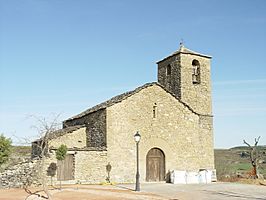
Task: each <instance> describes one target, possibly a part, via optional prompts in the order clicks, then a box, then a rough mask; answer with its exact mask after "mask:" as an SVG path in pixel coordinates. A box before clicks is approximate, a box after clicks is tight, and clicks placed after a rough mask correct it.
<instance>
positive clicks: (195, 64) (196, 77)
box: [192, 60, 200, 84]
mask: <svg viewBox="0 0 266 200" xmlns="http://www.w3.org/2000/svg"><path fill="white" fill-rule="evenodd" d="M192 83H193V84H199V83H200V63H199V61H198V60H193V61H192Z"/></svg>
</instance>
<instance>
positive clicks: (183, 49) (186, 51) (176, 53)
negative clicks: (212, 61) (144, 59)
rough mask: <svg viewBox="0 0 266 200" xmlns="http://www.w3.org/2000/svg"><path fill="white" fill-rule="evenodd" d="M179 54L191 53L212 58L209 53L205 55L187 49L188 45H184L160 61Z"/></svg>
mask: <svg viewBox="0 0 266 200" xmlns="http://www.w3.org/2000/svg"><path fill="white" fill-rule="evenodd" d="M178 54H190V55H197V56H202V57H206V58H211V56H209V55H204V54H201V53H197V52H195V51H191V50H190V49H187V48H186V47H184V46H183V45H181V46H180V48H179V49H178V50H177V51H175V52H174V53H172V54H171V55H170V56H167V57H165V58H163V59H162V60H160V61H158V62H157V64H158V63H160V62H162V61H164V60H166V59H168V58H170V57H172V56H175V55H178Z"/></svg>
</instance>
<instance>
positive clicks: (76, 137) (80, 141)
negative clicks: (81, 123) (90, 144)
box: [49, 127, 87, 148]
mask: <svg viewBox="0 0 266 200" xmlns="http://www.w3.org/2000/svg"><path fill="white" fill-rule="evenodd" d="M61 144H65V145H66V146H67V147H68V148H84V147H86V146H87V137H86V127H83V128H80V129H78V130H76V131H73V132H71V133H66V134H65V135H62V136H60V137H57V138H54V139H52V140H51V141H50V142H49V147H50V148H58V147H59V146H60V145H61Z"/></svg>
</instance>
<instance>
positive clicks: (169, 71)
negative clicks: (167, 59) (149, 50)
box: [166, 65, 171, 76]
mask: <svg viewBox="0 0 266 200" xmlns="http://www.w3.org/2000/svg"><path fill="white" fill-rule="evenodd" d="M166 75H167V76H171V65H167V67H166Z"/></svg>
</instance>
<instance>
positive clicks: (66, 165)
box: [57, 154, 74, 181]
mask: <svg viewBox="0 0 266 200" xmlns="http://www.w3.org/2000/svg"><path fill="white" fill-rule="evenodd" d="M57 166H58V168H57V180H60V179H61V181H67V180H73V179H74V155H72V154H67V155H66V157H65V159H64V160H62V161H58V162H57Z"/></svg>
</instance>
